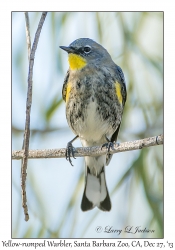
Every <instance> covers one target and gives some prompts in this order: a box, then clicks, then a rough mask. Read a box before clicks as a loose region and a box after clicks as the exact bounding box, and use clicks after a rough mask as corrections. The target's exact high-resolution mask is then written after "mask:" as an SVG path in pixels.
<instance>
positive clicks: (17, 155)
mask: <svg viewBox="0 0 175 250" xmlns="http://www.w3.org/2000/svg"><path fill="white" fill-rule="evenodd" d="M162 144H163V135H158V136H154V137H149V138H145V139H142V140H136V141H128V142H122V143H120V144H115V145H114V149H111V150H110V154H115V153H120V152H125V151H132V150H137V149H142V148H144V147H151V146H157V145H162ZM65 152H66V149H65V148H61V149H43V150H30V151H29V155H28V158H29V159H42V158H65ZM74 153H75V156H76V157H82V156H100V155H104V154H106V153H107V149H106V148H105V147H103V148H101V146H96V147H86V148H84V147H82V148H75V149H74ZM23 156H24V150H19V151H13V152H12V159H13V160H20V159H22V157H23Z"/></svg>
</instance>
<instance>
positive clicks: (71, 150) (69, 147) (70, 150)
mask: <svg viewBox="0 0 175 250" xmlns="http://www.w3.org/2000/svg"><path fill="white" fill-rule="evenodd" d="M78 137H79V136H78V135H77V136H75V138H73V139H72V140H71V141H70V142H68V143H67V147H66V160H67V161H69V162H70V164H71V165H72V166H73V164H72V161H71V158H70V157H71V155H72V157H73V158H74V159H76V158H75V156H74V147H73V146H72V142H74V141H75V140H76V139H77V138H78Z"/></svg>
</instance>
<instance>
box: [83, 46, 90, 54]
mask: <svg viewBox="0 0 175 250" xmlns="http://www.w3.org/2000/svg"><path fill="white" fill-rule="evenodd" d="M90 51H91V46H89V45H86V46H85V47H84V52H85V53H86V54H88V53H89V52H90Z"/></svg>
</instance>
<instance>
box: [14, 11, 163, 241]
mask: <svg viewBox="0 0 175 250" xmlns="http://www.w3.org/2000/svg"><path fill="white" fill-rule="evenodd" d="M40 17H41V12H29V18H30V31H31V41H32V43H33V39H34V35H35V32H36V29H37V26H38V23H39V19H40ZM81 37H89V38H91V39H93V40H95V41H96V42H98V43H100V44H102V45H103V46H104V47H105V48H106V49H107V50H108V52H109V53H110V54H111V56H112V58H113V60H114V62H115V63H116V64H118V65H119V66H120V67H121V68H122V69H123V72H124V74H125V78H126V87H127V92H128V98H127V102H126V106H125V110H124V115H123V120H122V125H121V129H120V133H119V137H118V141H119V142H124V141H130V140H136V139H142V138H146V137H150V136H155V135H159V134H161V133H163V12H49V13H48V15H47V17H46V20H45V23H44V25H43V28H42V31H41V35H40V39H39V44H38V48H37V51H36V55H35V62H34V75H33V99H32V109H31V137H30V149H51V148H65V147H66V145H67V142H68V141H70V140H71V139H72V138H73V137H74V135H73V133H72V132H71V130H70V129H69V127H68V125H67V121H66V116H65V104H64V102H63V100H62V94H61V93H62V84H63V80H64V76H65V74H66V72H67V69H68V61H67V54H66V52H63V51H62V50H61V49H59V46H60V45H65V46H67V45H69V44H70V43H71V42H72V41H74V40H75V39H77V38H81ZM27 53H28V52H27V45H26V35H25V18H24V13H23V12H13V13H12V150H20V149H21V148H22V141H23V132H24V126H25V108H26V95H27V76H28V54H27ZM74 146H75V147H77V146H81V144H80V142H79V141H78V140H77V141H76V142H75V143H74ZM73 164H74V167H71V165H70V164H69V163H68V162H67V161H66V160H65V159H42V160H29V161H28V170H27V173H28V175H27V199H28V202H27V203H28V207H29V215H30V220H29V221H28V222H25V221H24V215H23V210H22V206H21V191H20V165H21V162H20V161H17V160H13V162H12V237H13V238H81V237H83V238H162V237H163V231H164V230H163V146H156V147H150V148H146V149H142V150H136V151H131V152H125V153H120V154H115V155H114V156H113V159H112V161H111V163H110V165H109V166H108V167H106V179H107V184H108V189H109V193H110V196H111V201H112V210H111V212H109V213H104V212H102V211H100V210H98V209H97V208H95V209H93V210H92V211H89V212H86V213H83V212H82V211H81V209H80V203H81V198H82V194H83V190H84V159H83V158H77V159H76V160H73ZM97 226H101V227H102V228H103V231H102V232H101V233H97V232H96V231H95V228H96V227H97ZM106 226H111V227H112V229H114V230H117V229H122V233H121V234H120V235H118V234H117V233H105V232H104V229H105V227H106ZM127 226H132V227H133V231H134V228H135V227H137V226H140V229H144V228H145V227H146V228H147V229H152V230H155V232H154V233H137V234H129V233H126V232H124V231H125V227H127Z"/></svg>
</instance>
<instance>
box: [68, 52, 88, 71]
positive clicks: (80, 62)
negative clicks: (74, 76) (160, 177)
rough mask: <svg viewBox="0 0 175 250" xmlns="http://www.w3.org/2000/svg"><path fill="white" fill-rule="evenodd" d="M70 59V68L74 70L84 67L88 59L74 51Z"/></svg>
mask: <svg viewBox="0 0 175 250" xmlns="http://www.w3.org/2000/svg"><path fill="white" fill-rule="evenodd" d="M68 60H69V66H70V69H72V70H76V69H82V68H84V67H85V66H86V64H87V62H86V60H85V59H84V58H83V57H81V56H79V55H76V54H72V53H70V54H69V57H68Z"/></svg>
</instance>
